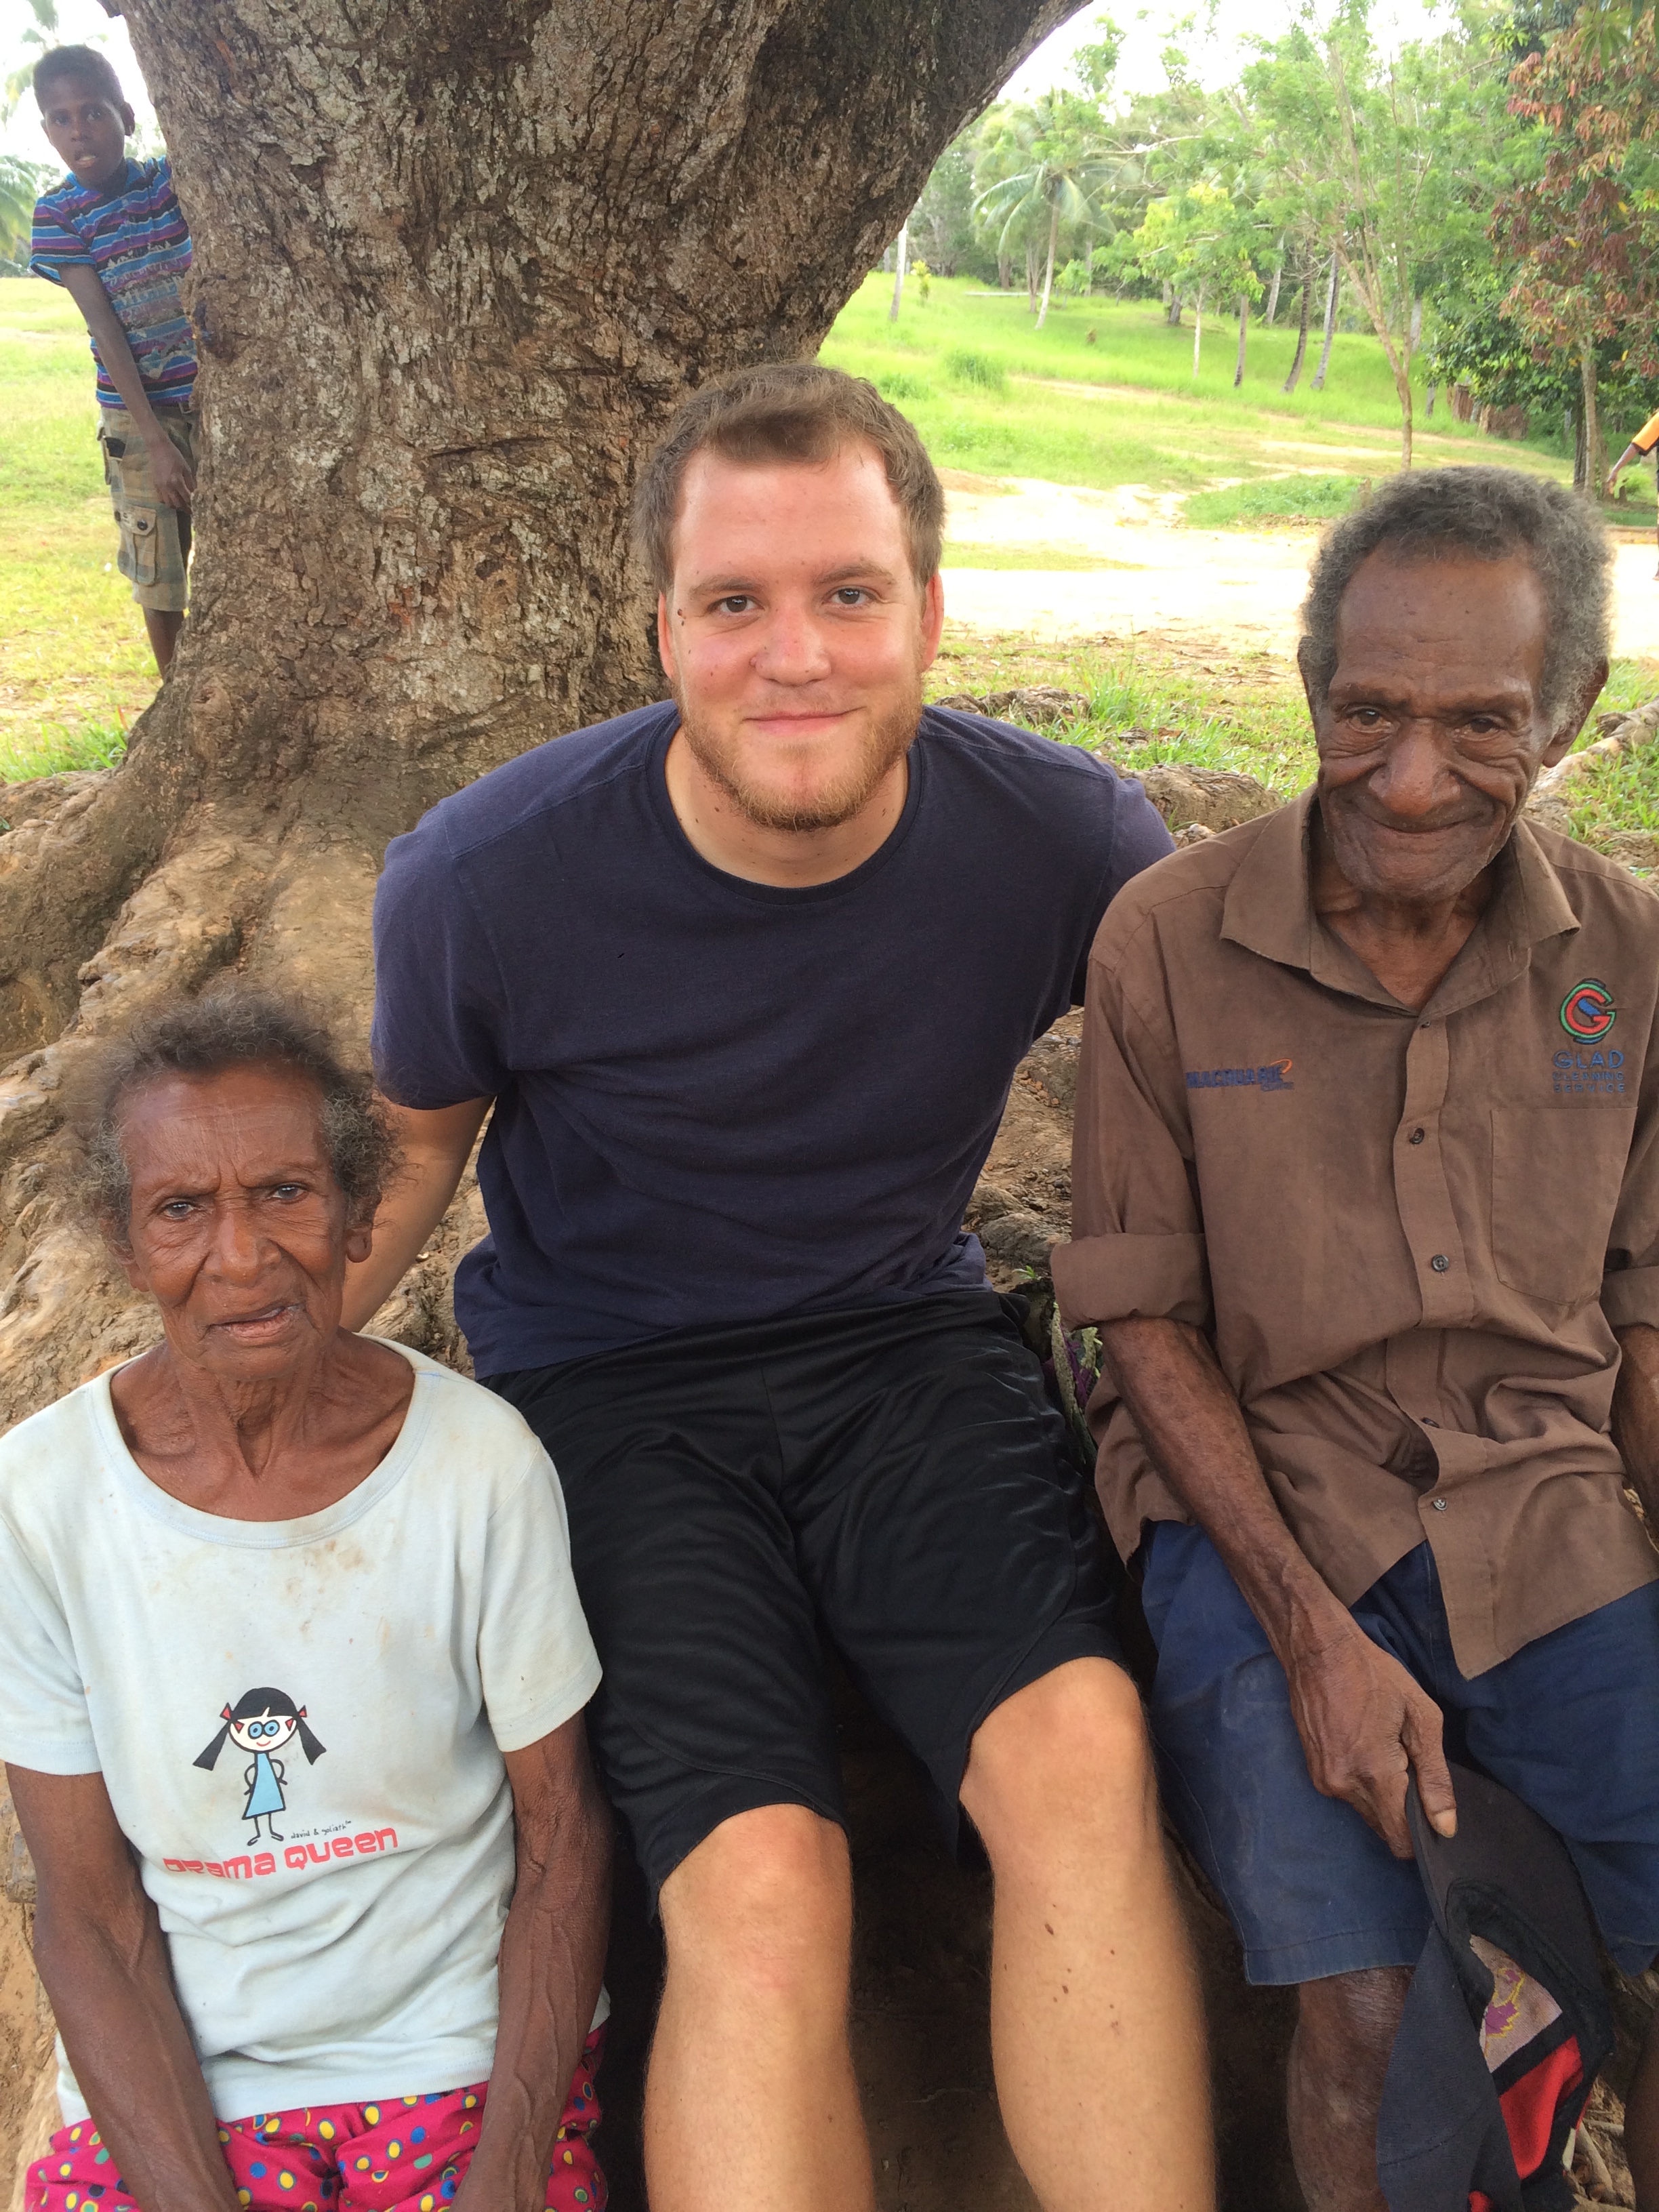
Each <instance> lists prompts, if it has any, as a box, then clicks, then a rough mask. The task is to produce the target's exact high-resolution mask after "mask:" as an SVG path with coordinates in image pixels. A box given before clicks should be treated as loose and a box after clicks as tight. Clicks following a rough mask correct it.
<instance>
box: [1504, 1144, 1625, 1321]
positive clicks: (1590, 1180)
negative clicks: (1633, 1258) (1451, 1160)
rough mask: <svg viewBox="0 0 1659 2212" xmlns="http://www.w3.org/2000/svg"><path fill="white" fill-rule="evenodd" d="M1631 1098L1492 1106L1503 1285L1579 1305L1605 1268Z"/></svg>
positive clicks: (1528, 1294)
mask: <svg viewBox="0 0 1659 2212" xmlns="http://www.w3.org/2000/svg"><path fill="white" fill-rule="evenodd" d="M1635 1128H1636V1109H1635V1107H1634V1106H1633V1105H1632V1106H1600V1105H1585V1106H1494V1107H1493V1108H1492V1266H1493V1268H1494V1270H1495V1272H1496V1273H1497V1276H1498V1281H1499V1282H1500V1283H1505V1284H1507V1285H1508V1286H1509V1287H1510V1290H1512V1291H1520V1292H1521V1294H1522V1297H1528V1298H1535V1299H1537V1300H1538V1301H1539V1302H1540V1304H1544V1305H1553V1306H1580V1305H1583V1304H1586V1303H1587V1302H1588V1301H1589V1299H1591V1298H1593V1297H1595V1295H1596V1292H1597V1291H1599V1290H1600V1289H1601V1277H1602V1275H1603V1273H1605V1271H1606V1267H1607V1238H1608V1237H1609V1235H1610V1234H1611V1232H1612V1229H1613V1215H1614V1213H1615V1212H1617V1210H1618V1206H1619V1194H1620V1188H1621V1187H1622V1185H1623V1182H1624V1176H1625V1162H1626V1158H1628V1157H1629V1153H1630V1146H1631V1139H1632V1135H1633V1134H1634V1133H1635Z"/></svg>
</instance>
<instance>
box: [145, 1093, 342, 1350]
mask: <svg viewBox="0 0 1659 2212" xmlns="http://www.w3.org/2000/svg"><path fill="white" fill-rule="evenodd" d="M120 1139H121V1149H122V1152H123V1155H124V1157H125V1160H126V1163H127V1170H128V1174H129V1176H131V1184H132V1205H131V1214H130V1217H129V1223H128V1228H127V1234H126V1241H125V1249H119V1257H120V1259H121V1261H122V1264H123V1266H124V1267H125V1270H126V1273H127V1279H128V1280H129V1281H130V1282H131V1284H132V1285H133V1287H134V1289H135V1290H141V1291H148V1292H149V1295H150V1297H153V1298H154V1299H155V1302H156V1304H157V1305H158V1306H160V1308H161V1319H162V1322H163V1324H164V1326H165V1327H166V1329H167V1342H168V1345H169V1346H170V1347H171V1349H172V1350H173V1353H174V1354H175V1356H177V1357H178V1358H180V1359H183V1360H185V1361H186V1362H188V1363H189V1364H190V1365H191V1366H192V1367H195V1368H197V1369H200V1370H204V1371H205V1372H208V1373H210V1374H212V1375H214V1376H216V1377H218V1378H219V1379H221V1380H222V1381H224V1382H227V1383H234V1382H248V1383H255V1382H267V1381H276V1380H280V1379H281V1378H282V1377H283V1376H285V1375H287V1374H289V1373H290V1372H293V1371H295V1370H296V1369H297V1368H298V1367H299V1366H300V1365H301V1364H303V1363H304V1362H305V1361H306V1359H307V1358H308V1357H309V1356H311V1355H313V1354H314V1353H315V1352H318V1351H319V1350H320V1349H321V1348H322V1346H324V1345H325V1344H326V1342H327V1340H329V1339H330V1338H331V1336H332V1335H333V1334H334V1333H335V1331H336V1330H337V1328H338V1326H339V1320H340V1297H341V1291H342V1288H343V1284H344V1281H345V1270H346V1262H347V1261H348V1260H360V1259H362V1258H364V1257H365V1256H366V1255H367V1254H368V1229H367V1227H365V1226H362V1225H352V1224H349V1222H348V1219H347V1209H346V1200H345V1194H344V1193H343V1191H342V1190H341V1188H340V1186H339V1184H338V1183H337V1182H336V1181H335V1178H334V1171H333V1169H332V1168H331V1165H330V1164H329V1158H328V1152H327V1147H326V1146H325V1142H324V1138H323V1127H322V1100H321V1097H320V1095H319V1092H318V1091H317V1088H316V1085H314V1084H313V1083H312V1082H311V1081H310V1080H309V1079H307V1077H305V1076H303V1075H301V1074H299V1073H296V1072H295V1070H293V1069H291V1068H286V1067H280V1066H265V1067H260V1066H249V1067H239V1068H234V1069H232V1070H230V1071H228V1073H224V1074H221V1075H212V1076H201V1077H196V1076H168V1077H165V1078H163V1079H160V1080H158V1081H156V1082H154V1083H149V1084H146V1085H144V1087H143V1089H142V1090H140V1091H136V1092H134V1093H133V1095H132V1096H131V1097H130V1098H128V1099H127V1101H126V1102H125V1105H124V1106H123V1108H122V1111H121V1120H120Z"/></svg>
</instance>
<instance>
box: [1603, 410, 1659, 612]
mask: <svg viewBox="0 0 1659 2212" xmlns="http://www.w3.org/2000/svg"><path fill="white" fill-rule="evenodd" d="M1656 446H1659V415H1650V416H1649V417H1648V419H1647V421H1646V422H1644V423H1643V425H1642V427H1641V428H1640V429H1639V430H1638V432H1637V434H1636V435H1635V436H1634V437H1633V438H1632V440H1631V441H1630V443H1629V445H1627V446H1626V448H1625V450H1624V452H1623V453H1620V456H1619V458H1618V459H1617V460H1616V461H1615V462H1614V463H1613V466H1612V468H1611V469H1609V470H1608V471H1607V497H1608V498H1609V499H1611V498H1612V497H1613V486H1614V485H1615V484H1616V483H1618V481H1619V479H1620V477H1621V476H1622V475H1623V474H1624V472H1625V471H1626V469H1627V468H1629V467H1630V466H1631V465H1632V463H1633V462H1636V461H1644V460H1646V459H1647V457H1648V455H1649V454H1650V453H1651V452H1652V451H1653V449H1654V447H1656ZM1653 580H1654V581H1655V583H1659V568H1656V569H1655V570H1654V572H1653Z"/></svg>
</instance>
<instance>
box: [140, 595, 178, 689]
mask: <svg viewBox="0 0 1659 2212" xmlns="http://www.w3.org/2000/svg"><path fill="white" fill-rule="evenodd" d="M139 612H140V613H141V614H142V615H143V617H144V629H145V631H146V633H147V635H148V636H149V649H150V651H151V652H152V653H154V654H155V665H156V667H157V669H158V670H159V671H160V672H161V674H162V675H163V676H165V675H166V674H167V667H168V664H169V663H170V662H171V660H172V659H173V647H175V646H176V645H177V644H178V642H179V631H180V630H181V629H183V628H184V626H185V618H184V617H183V615H181V614H175V613H174V612H173V610H172V609H171V608H170V607H141V608H140V609H139Z"/></svg>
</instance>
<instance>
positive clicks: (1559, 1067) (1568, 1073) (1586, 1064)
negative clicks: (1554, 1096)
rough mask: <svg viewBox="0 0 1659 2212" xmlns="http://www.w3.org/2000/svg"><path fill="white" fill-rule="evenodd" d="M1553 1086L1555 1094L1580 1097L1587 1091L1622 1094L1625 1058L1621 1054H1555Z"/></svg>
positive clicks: (1610, 1052)
mask: <svg viewBox="0 0 1659 2212" xmlns="http://www.w3.org/2000/svg"><path fill="white" fill-rule="evenodd" d="M1555 1087H1556V1089H1557V1090H1558V1091H1568V1092H1571V1093H1573V1094H1575V1095H1582V1094H1583V1093H1584V1092H1586V1091H1600V1092H1608V1091H1613V1092H1617V1091H1623V1090H1624V1087H1625V1055H1624V1054H1623V1053H1622V1052H1617V1051H1613V1050H1608V1051H1607V1052H1558V1053H1557V1054H1556V1055H1555Z"/></svg>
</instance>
